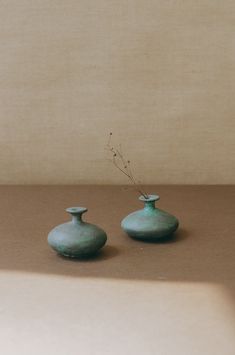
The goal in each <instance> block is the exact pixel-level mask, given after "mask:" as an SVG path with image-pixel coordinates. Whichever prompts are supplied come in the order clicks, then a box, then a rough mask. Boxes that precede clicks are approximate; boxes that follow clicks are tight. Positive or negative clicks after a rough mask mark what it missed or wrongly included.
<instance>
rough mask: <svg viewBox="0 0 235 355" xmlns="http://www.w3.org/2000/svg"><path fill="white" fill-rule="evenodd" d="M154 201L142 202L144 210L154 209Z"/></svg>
mask: <svg viewBox="0 0 235 355" xmlns="http://www.w3.org/2000/svg"><path fill="white" fill-rule="evenodd" d="M155 208H156V207H155V201H149V202H147V201H146V202H145V204H144V209H145V210H148V211H150V210H155Z"/></svg>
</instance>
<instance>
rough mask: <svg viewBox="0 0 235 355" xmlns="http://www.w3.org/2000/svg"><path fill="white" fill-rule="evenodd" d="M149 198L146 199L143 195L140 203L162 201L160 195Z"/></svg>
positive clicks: (149, 196)
mask: <svg viewBox="0 0 235 355" xmlns="http://www.w3.org/2000/svg"><path fill="white" fill-rule="evenodd" d="M147 196H148V197H144V196H143V195H141V196H140V197H139V200H140V201H143V202H153V201H158V200H159V199H160V196H158V195H147Z"/></svg>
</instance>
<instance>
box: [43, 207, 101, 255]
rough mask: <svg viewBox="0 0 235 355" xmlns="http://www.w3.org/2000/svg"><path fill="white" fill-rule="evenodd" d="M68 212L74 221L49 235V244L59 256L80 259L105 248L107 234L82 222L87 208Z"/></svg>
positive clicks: (69, 209) (73, 208)
mask: <svg viewBox="0 0 235 355" xmlns="http://www.w3.org/2000/svg"><path fill="white" fill-rule="evenodd" d="M66 211H67V212H68V213H70V214H71V215H72V221H70V222H67V223H64V224H61V225H59V226H57V227H55V228H54V229H52V231H51V232H50V233H49V235H48V243H49V245H50V246H51V247H52V248H53V249H55V250H56V251H57V252H58V253H59V254H62V255H64V256H67V257H70V258H80V257H86V256H91V255H93V254H95V253H96V252H97V251H98V250H99V249H100V248H102V247H103V246H104V244H105V243H106V240H107V235H106V233H105V232H104V231H103V230H102V229H101V228H99V227H97V226H95V225H94V224H90V223H86V222H84V221H83V220H82V214H83V213H84V212H86V211H87V208H85V207H70V208H67V209H66Z"/></svg>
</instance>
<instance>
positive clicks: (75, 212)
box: [66, 207, 87, 215]
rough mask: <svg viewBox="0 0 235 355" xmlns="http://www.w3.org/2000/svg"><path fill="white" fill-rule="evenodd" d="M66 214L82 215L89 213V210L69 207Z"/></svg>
mask: <svg viewBox="0 0 235 355" xmlns="http://www.w3.org/2000/svg"><path fill="white" fill-rule="evenodd" d="M66 212H68V213H70V214H74V215H76V214H81V213H84V212H87V208H86V207H68V208H66Z"/></svg>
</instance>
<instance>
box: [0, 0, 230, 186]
mask: <svg viewBox="0 0 235 355" xmlns="http://www.w3.org/2000/svg"><path fill="white" fill-rule="evenodd" d="M0 38H1V39H0V99H1V105H0V128H1V129H0V183H2V184H7V183H10V184H13V183H19V184H21V183H23V184H24V183H26V184H30V183H35V184H40V183H42V184H47V183H49V184H54V183H62V184H67V183H91V182H94V183H123V182H125V181H126V180H125V178H124V177H122V176H120V175H119V173H118V172H117V171H116V170H115V169H114V168H113V166H112V165H111V164H110V163H109V162H108V160H107V153H106V152H105V150H104V146H105V144H106V142H107V137H108V133H109V131H112V132H113V133H114V136H115V140H116V142H117V143H119V142H120V143H122V146H123V150H124V151H125V152H127V155H128V157H129V158H130V159H131V160H132V161H133V168H134V170H135V172H136V175H137V177H138V178H139V179H141V180H142V181H143V182H144V183H172V184H175V183H189V184H190V183H196V184H198V183H208V184H215V183H222V184H227V183H235V154H234V149H235V139H234V136H235V135H234V132H235V2H234V0H223V1H221V0H198V1H195V0H187V1H185V0H148V1H146V0H126V1H124V0H96V1H94V0H80V1H77V0H66V1H65V0H50V1H48V0H34V1H32V0H30V1H29V0H28V1H27V0H21V1H19V0H7V1H2V2H1V8H0Z"/></svg>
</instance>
